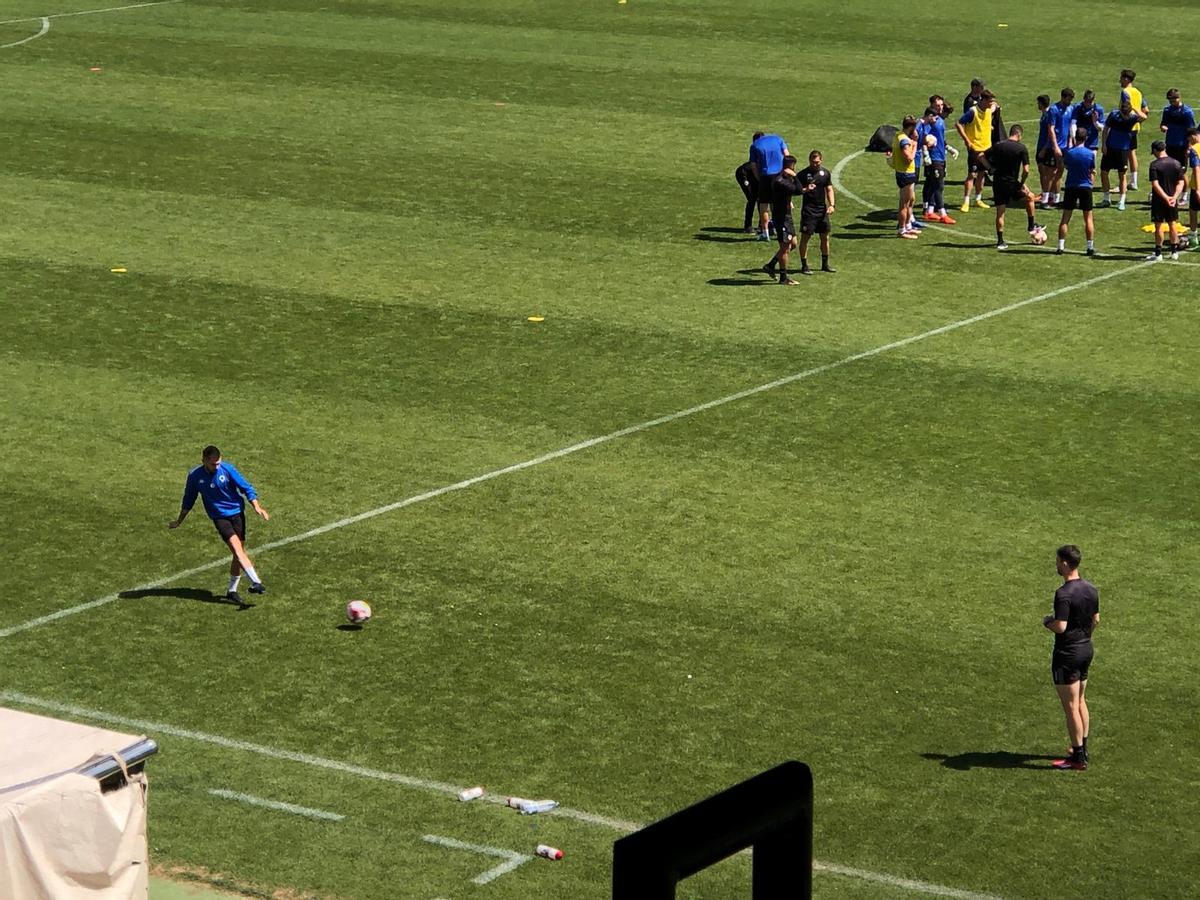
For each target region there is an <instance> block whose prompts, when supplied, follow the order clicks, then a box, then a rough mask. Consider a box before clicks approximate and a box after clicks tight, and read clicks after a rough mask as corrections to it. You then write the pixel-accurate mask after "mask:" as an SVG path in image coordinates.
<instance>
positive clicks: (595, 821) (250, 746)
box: [0, 691, 1001, 900]
mask: <svg viewBox="0 0 1200 900" xmlns="http://www.w3.org/2000/svg"><path fill="white" fill-rule="evenodd" d="M0 703H15V704H18V705H20V706H28V707H33V708H34V709H42V710H47V711H49V712H54V713H59V714H62V715H68V716H72V717H74V718H78V719H84V720H90V721H94V722H106V723H108V724H111V725H119V726H121V727H122V728H128V729H133V730H134V731H136V732H139V733H142V734H157V735H164V734H165V735H171V736H172V737H178V738H183V739H185V740H192V741H198V742H200V743H205V744H212V745H213V746H216V747H222V748H224V749H226V750H241V751H244V752H246V753H254V754H257V755H259V756H265V757H268V758H271V759H282V760H287V761H289V762H295V763H300V764H301V765H306V766H313V767H314V768H319V769H328V770H330V771H333V772H340V773H342V774H344V775H355V776H357V777H359V778H368V779H374V780H376V781H384V782H388V783H391V784H399V785H402V786H404V787H409V788H416V789H419V790H423V791H428V792H431V793H436V794H446V795H448V796H454V797H457V795H458V793H459V792H460V791H462V790H463V787H462V786H461V785H457V784H447V783H446V782H444V781H432V780H430V779H427V778H418V777H416V776H413V775H402V774H400V773H398V772H385V771H383V770H381V769H372V768H369V767H367V766H359V765H355V764H354V763H348V762H341V761H339V760H335V759H327V758H325V757H322V756H313V755H312V754H309V753H300V752H297V751H295V750H284V749H281V748H278V747H267V746H264V745H262V744H254V743H251V742H249V741H239V740H236V739H234V738H228V737H222V736H221V735H217V734H206V733H204V732H202V731H192V730H189V729H186V728H177V727H175V726H174V725H166V724H163V723H162V722H150V721H147V720H145V719H134V718H127V717H125V716H118V715H113V714H112V713H107V712H103V711H101V710H97V709H87V708H85V707H81V706H73V705H71V704H68V703H59V702H57V701H54V700H44V699H42V698H40V697H32V696H30V695H29V694H23V693H20V692H19V691H0ZM504 797H505V795H504V794H501V793H489V794H485V795H484V796H483V798H482V799H485V800H490V801H492V802H493V803H497V804H503V803H504ZM541 815H545V816H560V817H562V818H567V819H575V820H577V821H580V822H587V823H589V824H592V825H599V826H601V827H604V828H608V829H610V830H612V831H618V832H625V833H627V832H631V831H637V830H638V829H640V828H642V826H641V825H639V824H638V823H636V822H627V821H623V820H621V819H612V818H609V817H608V816H602V815H598V814H596V813H590V812H585V811H583V810H578V809H570V808H568V807H563V806H559V807H557V808H555V809H552V810H550V811H549V812H547V813H542V814H541ZM504 852H506V853H507V852H508V851H504ZM813 868H814V869H815V870H816V871H818V872H827V873H829V874H831V875H843V876H845V877H847V878H857V879H860V880H863V881H870V882H874V883H876V884H885V885H888V886H889V887H895V888H903V889H905V890H910V891H916V892H920V893H924V894H928V895H931V896H935V897H953V898H956V900H1001V898H999V897H997V896H996V895H994V894H981V893H977V892H975V891H964V890H960V889H958V888H952V887H946V886H945V885H940V884H933V883H931V882H926V881H918V880H915V879H912V878H901V877H899V876H896V875H889V874H887V873H886V872H872V871H870V870H867V869H855V868H851V867H849V866H839V865H837V864H836V863H825V862H820V861H819V860H818V861H815V862H814V863H813Z"/></svg>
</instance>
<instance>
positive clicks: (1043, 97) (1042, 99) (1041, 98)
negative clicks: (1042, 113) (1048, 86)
mask: <svg viewBox="0 0 1200 900" xmlns="http://www.w3.org/2000/svg"><path fill="white" fill-rule="evenodd" d="M1037 105H1038V109H1045V108H1046V107H1047V106H1049V105H1050V95H1049V94H1038V98H1037Z"/></svg>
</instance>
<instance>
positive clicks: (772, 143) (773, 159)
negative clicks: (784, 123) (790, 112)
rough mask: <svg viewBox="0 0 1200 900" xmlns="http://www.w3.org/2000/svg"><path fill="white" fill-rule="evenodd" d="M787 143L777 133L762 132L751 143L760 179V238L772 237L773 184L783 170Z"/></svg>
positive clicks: (755, 171) (751, 156)
mask: <svg viewBox="0 0 1200 900" xmlns="http://www.w3.org/2000/svg"><path fill="white" fill-rule="evenodd" d="M787 155H789V154H788V148H787V143H786V142H785V141H784V139H783V138H781V137H780V136H779V135H777V134H760V135H759V136H758V137H757V138H755V139H754V141H753V143H751V144H750V165H751V166H752V167H753V170H754V177H755V178H757V179H758V232H759V233H758V239H759V240H760V241H769V240H770V239H771V233H770V232H771V184H772V182H773V181H774V179H775V176H776V175H778V174H779V173H780V172H782V171H783V158H784V157H785V156H787Z"/></svg>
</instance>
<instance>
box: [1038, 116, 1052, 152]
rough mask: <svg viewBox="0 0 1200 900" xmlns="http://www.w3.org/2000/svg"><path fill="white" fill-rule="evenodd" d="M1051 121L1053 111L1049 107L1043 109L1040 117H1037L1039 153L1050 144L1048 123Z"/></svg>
mask: <svg viewBox="0 0 1200 900" xmlns="http://www.w3.org/2000/svg"><path fill="white" fill-rule="evenodd" d="M1053 121H1054V113H1053V112H1051V111H1050V110H1049V109H1046V110H1044V111H1043V112H1042V117H1041V118H1040V119H1038V140H1037V152H1038V154H1039V155H1040V154H1041V152H1042V151H1043V150H1045V149H1046V148H1047V147H1049V146H1050V123H1051V122H1053Z"/></svg>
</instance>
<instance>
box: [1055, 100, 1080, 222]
mask: <svg viewBox="0 0 1200 900" xmlns="http://www.w3.org/2000/svg"><path fill="white" fill-rule="evenodd" d="M1074 100H1075V92H1074V91H1073V90H1071V89H1070V88H1069V87H1065V88H1063V89H1062V91H1061V93H1060V94H1059V99H1058V102H1057V103H1055V104H1053V105H1052V106H1051V107H1050V114H1051V116H1052V119H1051V135H1050V137H1051V141H1052V142H1053V143H1052V149H1053V151H1054V176H1053V178H1052V179H1051V180H1050V200H1049V202H1050V204H1052V205H1054V206H1057V205H1058V204H1059V203H1062V198H1063V195H1062V177H1063V154H1064V153H1066V152H1067V151H1068V150H1069V149H1070V148H1071V136H1072V131H1071V118H1072V116H1073V115H1074V113H1075V103H1074Z"/></svg>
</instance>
